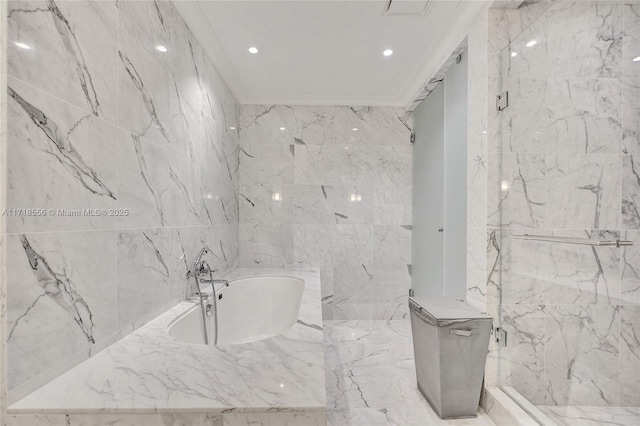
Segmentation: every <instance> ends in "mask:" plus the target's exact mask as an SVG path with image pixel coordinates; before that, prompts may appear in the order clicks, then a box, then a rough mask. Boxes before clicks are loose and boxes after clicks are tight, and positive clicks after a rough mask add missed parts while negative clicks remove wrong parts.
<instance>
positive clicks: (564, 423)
mask: <svg viewBox="0 0 640 426" xmlns="http://www.w3.org/2000/svg"><path fill="white" fill-rule="evenodd" d="M538 408H539V409H541V410H542V412H543V413H544V414H546V415H547V416H549V418H551V420H553V421H554V422H556V424H557V425H558V426H602V425H616V426H637V425H639V424H640V408H637V407H552V406H539V407H538Z"/></svg>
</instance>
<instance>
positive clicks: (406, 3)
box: [383, 0, 431, 16]
mask: <svg viewBox="0 0 640 426" xmlns="http://www.w3.org/2000/svg"><path fill="white" fill-rule="evenodd" d="M430 4H431V0H389V1H388V3H387V6H386V7H385V9H384V13H383V14H384V15H389V16H423V15H424V14H425V13H426V12H427V9H429V5H430Z"/></svg>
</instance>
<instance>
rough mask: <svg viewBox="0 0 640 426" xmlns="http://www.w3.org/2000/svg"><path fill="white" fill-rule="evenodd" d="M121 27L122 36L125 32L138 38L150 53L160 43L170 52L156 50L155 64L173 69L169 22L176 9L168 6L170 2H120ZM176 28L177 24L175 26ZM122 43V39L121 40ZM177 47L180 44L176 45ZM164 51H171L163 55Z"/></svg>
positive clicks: (166, 70)
mask: <svg viewBox="0 0 640 426" xmlns="http://www.w3.org/2000/svg"><path fill="white" fill-rule="evenodd" d="M118 9H119V11H120V14H119V29H120V35H121V37H122V35H123V33H124V34H126V35H127V36H129V37H131V39H133V40H136V41H137V42H138V44H139V45H140V46H139V47H140V48H142V49H144V50H146V51H147V52H149V53H152V54H153V52H154V51H155V47H156V46H157V45H158V44H160V45H163V46H165V47H167V49H171V51H170V52H158V51H156V54H157V56H156V58H157V59H156V61H154V63H155V64H157V65H160V66H161V67H162V69H163V71H165V72H170V71H171V55H172V54H173V50H174V49H173V47H174V46H171V43H172V42H173V40H172V38H171V34H170V32H171V29H170V28H169V22H170V21H171V19H170V15H171V14H172V13H177V12H175V9H173V8H171V7H168V3H167V2H164V1H155V0H154V1H125V2H122V4H121V5H120V4H118ZM174 30H175V26H174ZM121 43H122V41H121ZM121 47H122V46H121ZM175 47H176V48H177V47H178V46H175ZM162 53H169V55H163V54H162Z"/></svg>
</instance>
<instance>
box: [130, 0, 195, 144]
mask: <svg viewBox="0 0 640 426" xmlns="http://www.w3.org/2000/svg"><path fill="white" fill-rule="evenodd" d="M132 3H135V2H132ZM141 4H147V2H141ZM167 61H168V59H167V58H166V57H163V56H162V53H161V52H158V51H154V50H151V48H150V46H148V45H147V46H144V45H141V44H140V42H139V41H138V40H136V39H135V38H133V37H132V36H130V35H129V34H127V33H126V32H125V31H124V30H121V31H120V41H119V51H118V126H119V127H121V128H123V129H127V130H129V131H130V132H131V133H132V134H134V135H135V136H137V137H139V138H144V139H146V140H148V141H150V142H152V143H155V144H157V145H158V146H161V147H163V148H167V149H170V150H172V151H174V152H177V153H180V154H181V155H184V150H182V149H180V148H181V147H179V146H178V145H177V144H178V143H180V142H182V141H181V140H178V141H173V140H172V139H171V138H170V134H169V123H170V103H171V100H170V97H171V90H170V89H171V74H170V70H169V69H168V68H167V67H168V64H167Z"/></svg>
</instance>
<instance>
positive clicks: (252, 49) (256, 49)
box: [249, 46, 258, 55]
mask: <svg viewBox="0 0 640 426" xmlns="http://www.w3.org/2000/svg"><path fill="white" fill-rule="evenodd" d="M249 53H253V54H254V55H255V54H256V53H258V48H257V47H255V46H251V47H250V48H249Z"/></svg>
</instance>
